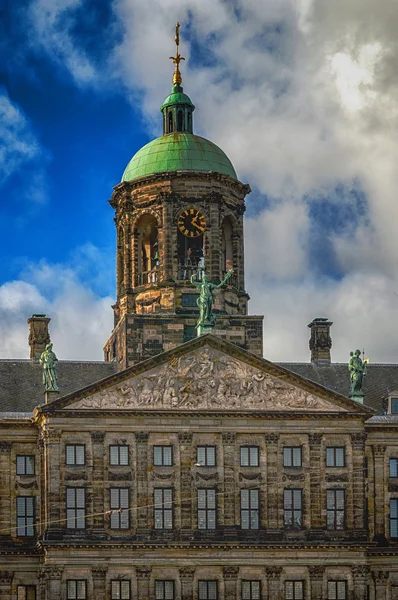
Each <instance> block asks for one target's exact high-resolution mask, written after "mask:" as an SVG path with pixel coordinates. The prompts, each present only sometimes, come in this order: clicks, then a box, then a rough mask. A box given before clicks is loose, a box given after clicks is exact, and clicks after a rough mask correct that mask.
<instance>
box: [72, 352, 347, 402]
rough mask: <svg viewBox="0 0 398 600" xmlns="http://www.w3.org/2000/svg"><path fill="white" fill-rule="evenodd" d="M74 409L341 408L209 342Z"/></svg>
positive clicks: (104, 391) (105, 391) (100, 393)
mask: <svg viewBox="0 0 398 600" xmlns="http://www.w3.org/2000/svg"><path fill="white" fill-rule="evenodd" d="M70 408H73V409H90V408H91V409H115V408H116V409H135V408H144V409H154V410H155V409H172V408H178V409H194V410H197V409H206V410H220V409H223V408H225V409H229V410H231V409H232V410H234V409H235V410H237V409H243V410H247V409H248V410H270V411H279V410H283V411H285V410H309V411H336V410H339V409H338V407H336V406H334V405H333V404H331V403H329V402H327V401H326V400H323V399H321V398H318V397H317V396H315V395H314V394H310V393H308V392H306V391H305V390H302V389H300V388H297V387H294V386H293V385H291V384H290V383H287V382H286V381H284V380H283V378H282V377H281V378H278V377H272V376H270V375H269V374H267V373H264V372H263V371H260V370H259V369H256V368H254V367H251V366H250V365H248V364H246V363H244V362H241V361H239V360H236V359H235V358H233V357H231V356H228V355H226V354H223V353H221V352H219V351H217V350H215V349H213V348H211V347H208V346H204V347H203V348H202V349H201V350H196V351H194V352H191V353H189V354H186V355H184V356H181V357H179V358H175V359H173V360H172V361H171V362H170V363H167V364H164V365H161V366H159V367H155V368H154V369H151V370H149V371H147V372H145V373H143V374H142V375H139V376H136V377H132V378H131V379H130V380H129V381H126V382H124V383H121V384H119V385H115V386H114V387H112V388H110V389H106V390H103V391H101V392H98V393H96V394H94V395H93V396H89V397H87V398H84V399H82V400H79V401H78V402H76V403H74V404H73V405H71V406H70ZM340 410H343V409H340Z"/></svg>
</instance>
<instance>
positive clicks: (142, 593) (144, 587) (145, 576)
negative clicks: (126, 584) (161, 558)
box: [136, 568, 151, 600]
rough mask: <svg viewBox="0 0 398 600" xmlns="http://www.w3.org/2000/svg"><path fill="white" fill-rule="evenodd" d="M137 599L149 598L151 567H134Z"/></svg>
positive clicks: (145, 599)
mask: <svg viewBox="0 0 398 600" xmlns="http://www.w3.org/2000/svg"><path fill="white" fill-rule="evenodd" d="M136 573H137V592H138V600H149V582H150V579H151V569H150V568H149V569H144V568H140V569H136Z"/></svg>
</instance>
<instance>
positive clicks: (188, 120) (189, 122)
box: [187, 110, 192, 133]
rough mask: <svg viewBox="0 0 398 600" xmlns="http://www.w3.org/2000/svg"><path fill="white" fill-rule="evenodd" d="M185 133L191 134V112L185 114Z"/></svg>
mask: <svg viewBox="0 0 398 600" xmlns="http://www.w3.org/2000/svg"><path fill="white" fill-rule="evenodd" d="M187 131H188V133H192V112H191V111H190V110H189V111H188V114H187Z"/></svg>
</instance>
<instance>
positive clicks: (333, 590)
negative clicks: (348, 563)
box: [328, 581, 347, 600]
mask: <svg viewBox="0 0 398 600" xmlns="http://www.w3.org/2000/svg"><path fill="white" fill-rule="evenodd" d="M346 598H347V582H346V581H328V600H346Z"/></svg>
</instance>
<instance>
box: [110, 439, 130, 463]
mask: <svg viewBox="0 0 398 600" xmlns="http://www.w3.org/2000/svg"><path fill="white" fill-rule="evenodd" d="M109 464H110V465H112V466H113V467H126V466H128V464H129V447H128V446H126V445H124V444H113V445H111V446H109Z"/></svg>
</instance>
